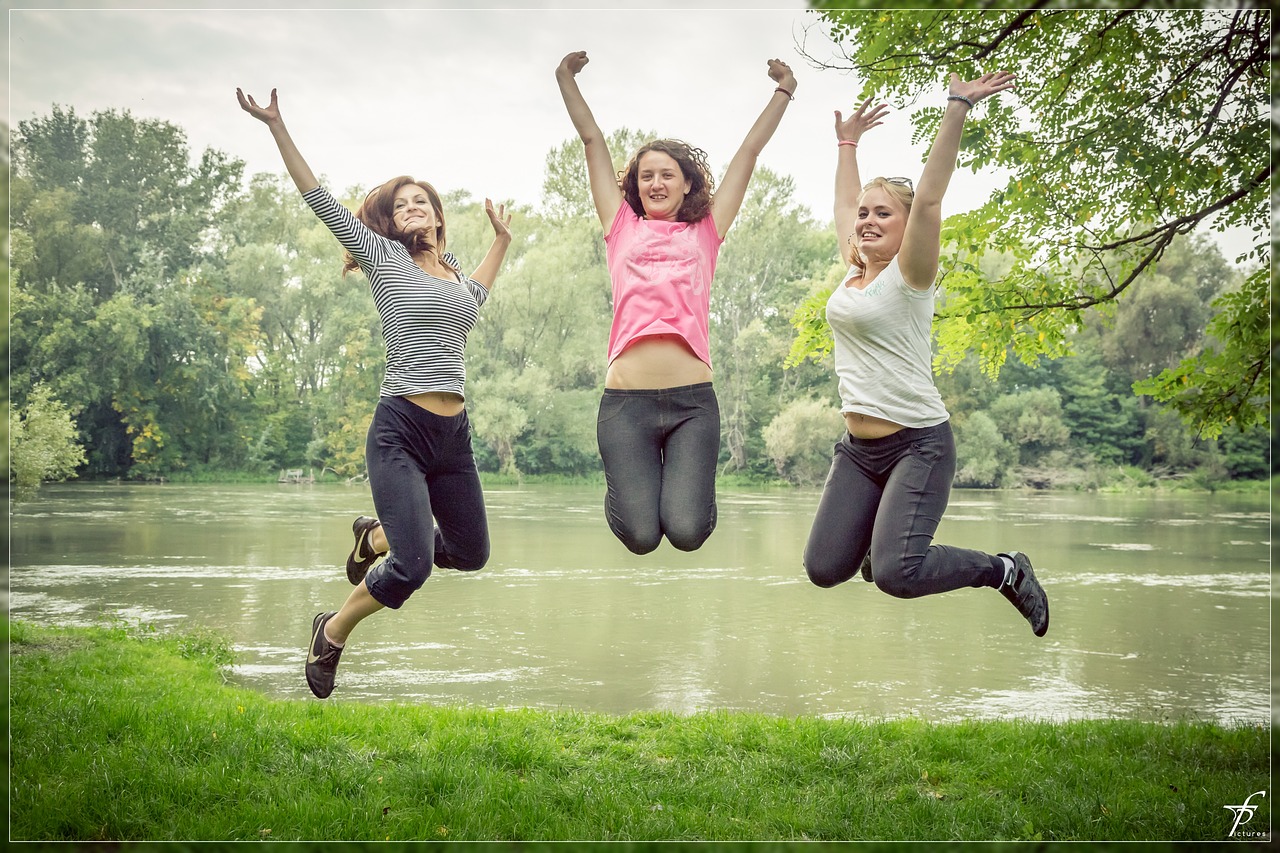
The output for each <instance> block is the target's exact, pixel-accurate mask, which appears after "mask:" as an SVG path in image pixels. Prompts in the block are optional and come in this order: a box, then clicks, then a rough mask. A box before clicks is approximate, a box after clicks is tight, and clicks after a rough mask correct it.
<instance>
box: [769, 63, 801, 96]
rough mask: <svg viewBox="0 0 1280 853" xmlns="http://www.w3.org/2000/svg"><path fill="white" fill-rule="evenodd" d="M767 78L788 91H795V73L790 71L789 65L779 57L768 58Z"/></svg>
mask: <svg viewBox="0 0 1280 853" xmlns="http://www.w3.org/2000/svg"><path fill="white" fill-rule="evenodd" d="M769 78H770V79H771V80H773V82H775V83H777V84H778V85H779V86H781V87H782V88H784V89H786V90H787V91H788V92H791V93H793V94H794V93H795V91H796V75H795V74H793V73H791V66H790V65H788V64H787V63H785V62H783V61H782V60H781V59H770V60H769Z"/></svg>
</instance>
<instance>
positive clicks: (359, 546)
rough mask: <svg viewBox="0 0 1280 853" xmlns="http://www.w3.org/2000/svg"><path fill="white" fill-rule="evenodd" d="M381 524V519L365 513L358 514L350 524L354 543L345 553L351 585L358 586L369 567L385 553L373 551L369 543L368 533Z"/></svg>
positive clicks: (348, 578)
mask: <svg viewBox="0 0 1280 853" xmlns="http://www.w3.org/2000/svg"><path fill="white" fill-rule="evenodd" d="M381 526H382V522H381V521H378V519H376V518H370V517H369V516H367V515H362V516H360V517H359V518H357V519H356V520H355V522H354V523H353V524H352V525H351V532H352V533H354V534H355V535H356V544H355V547H354V548H352V549H351V553H350V554H348V555H347V580H349V581H351V585H352V586H359V585H360V581H362V580H364V576H365V573H366V572H368V571H369V567H370V566H372V565H373V564H374V563H376V562H378V558H379V557H381V556H382V555H383V554H385V553H387V552H386V551H380V552H375V551H374V550H373V546H372V545H370V544H369V534H371V533H373V531H374V530H377V529H378V528H379V527H381Z"/></svg>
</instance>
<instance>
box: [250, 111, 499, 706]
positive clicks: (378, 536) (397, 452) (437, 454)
mask: <svg viewBox="0 0 1280 853" xmlns="http://www.w3.org/2000/svg"><path fill="white" fill-rule="evenodd" d="M236 97H237V98H238V99H239V101H240V106H241V107H242V108H244V110H245V111H246V112H247V113H249V114H250V115H251V116H253V117H254V118H256V119H258V120H259V121H262V122H264V123H265V124H266V125H267V127H268V128H269V129H270V131H271V135H272V137H273V138H274V139H275V141H276V146H277V147H278V148H279V149H280V156H281V157H282V158H283V159H284V165H285V168H286V169H287V170H288V172H289V175H290V177H292V178H293V182H294V184H296V185H297V187H298V191H299V192H300V193H302V198H303V199H304V200H305V201H306V202H307V204H308V205H310V206H311V209H312V210H313V211H314V212H315V214H316V216H318V217H319V218H320V220H321V221H322V222H323V223H324V224H325V225H326V226H328V228H329V230H330V231H332V232H333V235H334V236H335V237H337V238H338V242H339V243H340V244H342V247H343V248H344V249H346V253H347V257H346V259H345V264H344V267H343V274H344V275H345V274H346V273H347V272H349V271H350V270H353V269H359V270H360V271H361V272H362V273H364V275H365V277H366V278H367V279H368V280H369V289H370V290H371V291H372V293H373V301H374V304H375V305H376V306H377V309H378V316H379V317H380V318H381V321H382V334H383V338H384V339H385V340H386V345H387V369H386V374H385V376H384V378H383V382H382V387H381V389H380V391H379V395H380V398H379V400H378V405H377V409H376V410H375V411H374V415H373V422H372V423H371V424H370V426H369V434H368V438H367V440H366V443H365V464H366V466H367V468H368V472H369V485H370V489H371V491H372V494H373V505H374V509H375V510H376V511H377V514H378V515H377V520H375V519H373V518H369V517H365V516H361V517H360V518H358V519H356V522H355V524H354V526H353V529H354V532H355V538H356V541H355V548H354V549H353V550H352V552H351V556H350V557H348V558H347V578H348V580H350V581H351V583H353V584H355V589H354V590H353V591H352V592H351V594H350V595H349V596H348V598H347V600H346V602H344V603H343V605H342V607H341V608H340V609H339V610H337V611H336V612H326V613H319V614H317V615H316V617H315V619H314V620H313V621H312V626H311V643H310V645H309V646H308V648H307V664H306V675H307V684H308V685H310V687H311V691H312V692H313V693H314V694H315V695H316V696H318V697H320V698H321V699H323V698H325V697H326V696H328V695H329V694H330V693H331V692H333V682H334V674H335V673H336V671H337V669H338V658H339V657H340V656H341V654H342V650H343V648H344V647H345V644H346V641H347V638H348V636H349V635H350V634H351V631H352V629H353V628H355V626H356V625H357V624H359V623H360V621H361V620H363V619H365V618H366V617H368V616H371V615H373V614H374V613H377V612H378V611H379V610H381V609H383V608H384V607H390V608H392V609H398V608H400V607H401V606H402V605H403V604H404V603H405V601H406V600H407V599H408V598H409V596H410V595H412V594H413V593H414V592H415V591H417V590H418V589H419V588H420V587H421V586H422V585H423V583H425V582H426V580H427V578H428V577H429V576H430V575H431V568H432V566H433V565H435V566H440V567H441V568H452V569H461V570H463V571H474V570H476V569H479V568H481V567H483V566H484V564H485V562H486V561H487V560H488V559H489V527H488V521H487V520H486V517H485V507H484V495H483V494H482V493H481V491H480V478H479V475H478V474H477V473H476V465H475V460H474V458H473V457H472V454H471V431H470V424H469V423H468V420H467V412H466V407H465V403H464V398H463V393H462V392H463V383H464V380H465V379H466V370H465V369H464V367H463V362H462V354H463V349H464V348H465V347H466V343H467V335H468V333H469V332H470V331H471V328H472V326H474V325H475V322H476V317H477V314H478V310H479V307H480V305H481V304H483V303H484V301H485V299H486V298H487V297H488V295H489V289H490V287H492V285H493V281H494V279H495V278H496V277H497V275H498V269H499V268H500V267H501V265H502V259H503V257H504V256H505V255H506V251H507V247H508V246H509V245H510V244H511V230H510V227H509V226H510V223H511V217H510V216H509V215H508V214H507V213H506V211H505V209H504V207H503V206H502V205H499V206H498V208H497V209H496V210H495V209H494V206H493V203H492V202H491V201H490V200H489V199H485V213H486V214H487V215H488V217H489V222H490V224H491V225H492V226H493V231H494V239H493V244H492V245H491V246H490V247H489V251H488V253H487V254H486V255H485V257H484V260H483V261H481V262H480V266H479V267H477V268H476V271H475V272H474V273H472V275H471V276H470V277H465V276H463V275H462V272H461V269H460V268H459V265H458V262H457V260H456V259H455V258H454V257H453V255H452V254H449V253H448V252H446V251H445V223H444V210H443V207H442V205H441V203H440V196H439V194H438V193H436V191H435V189H434V188H433V187H432V186H431V185H430V184H428V183H426V182H424V181H418V180H414V179H413V178H411V177H408V176H401V177H398V178H392V179H391V180H389V181H387V182H386V183H384V184H382V185H380V186H379V187H377V188H376V189H374V190H373V191H372V192H370V193H369V194H368V196H367V197H366V198H365V200H364V203H363V204H362V205H361V206H360V209H359V211H357V212H356V214H355V215H352V213H351V212H350V211H349V210H347V209H346V208H345V207H344V206H343V205H342V204H340V203H339V202H338V201H337V199H335V198H334V197H333V196H332V195H331V194H330V193H329V191H328V190H326V189H325V188H324V187H322V186H320V184H319V182H318V181H317V180H316V178H315V175H313V174H312V172H311V169H310V167H308V166H307V163H306V161H304V160H303V159H302V155H301V154H299V153H298V149H297V147H296V146H295V145H294V143H293V140H292V139H291V138H290V136H289V131H288V130H286V129H285V125H284V121H283V120H282V119H281V117H280V108H279V106H278V105H277V101H276V91H275V89H272V90H271V102H270V103H269V104H268V105H267V106H266V107H260V106H258V104H257V103H256V102H255V101H254V99H253V98H252V97H249V96H246V95H245V94H244V93H243V92H242V91H240V90H239V89H236ZM433 519H434V521H433ZM388 552H389V553H388ZM384 553H385V554H387V557H386V559H385V560H383V561H382V562H381V563H379V564H378V565H376V566H373V567H372V568H370V566H372V565H373V563H374V562H375V561H376V560H377V558H378V557H379V556H381V555H382V554H384Z"/></svg>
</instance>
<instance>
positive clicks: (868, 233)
mask: <svg viewBox="0 0 1280 853" xmlns="http://www.w3.org/2000/svg"><path fill="white" fill-rule="evenodd" d="M906 227H907V209H906V207H905V206H903V204H902V202H901V201H899V200H898V199H896V198H894V197H893V195H892V194H890V193H889V192H888V191H886V190H885V189H883V188H882V187H872V188H871V189H869V190H867V191H866V192H865V193H863V194H862V198H861V199H860V200H859V202H858V221H857V223H856V224H855V225H854V228H853V233H854V235H855V237H856V241H857V246H858V251H859V252H860V253H861V254H862V256H863V257H864V258H867V259H869V260H872V259H874V260H881V261H886V262H887V261H888V260H890V259H891V258H892V257H893V256H894V255H896V254H898V250H899V249H901V248H902V233H903V231H905V230H906Z"/></svg>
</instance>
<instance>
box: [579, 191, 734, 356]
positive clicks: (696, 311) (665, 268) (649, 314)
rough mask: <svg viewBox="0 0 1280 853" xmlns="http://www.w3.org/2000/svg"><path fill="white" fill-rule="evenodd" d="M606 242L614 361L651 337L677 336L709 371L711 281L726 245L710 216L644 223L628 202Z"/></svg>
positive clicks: (611, 342)
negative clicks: (643, 339) (623, 352)
mask: <svg viewBox="0 0 1280 853" xmlns="http://www.w3.org/2000/svg"><path fill="white" fill-rule="evenodd" d="M604 242H605V258H606V260H607V261H608V265H609V278H610V280H611V281H612V282H613V327H612V328H611V329H610V330H609V362H610V363H612V362H613V360H614V359H615V358H617V357H618V356H619V355H620V354H621V353H622V351H623V350H625V349H626V348H627V347H629V346H631V344H633V343H635V342H636V341H637V340H638V339H640V338H642V337H645V336H646V335H668V334H676V335H679V336H680V337H682V338H684V340H685V342H686V343H687V344H688V345H689V348H690V349H692V350H693V354H694V355H696V356H697V357H698V358H700V359H702V360H703V361H704V362H706V364H707V366H708V367H710V366H711V342H710V333H709V331H708V320H707V315H708V313H709V312H710V309H711V279H712V277H713V276H714V275H715V272H716V258H717V257H718V256H719V254H720V246H721V244H723V243H724V239H723V238H721V236H720V235H719V234H718V233H717V232H716V223H715V220H714V219H713V218H712V217H711V215H710V214H708V215H707V216H704V217H703V218H702V219H701V220H699V221H698V222H664V221H661V220H655V219H641V218H640V217H639V216H636V213H635V211H634V210H632V209H631V205H629V204H627V203H626V202H625V201H624V202H623V203H622V204H620V205H619V206H618V215H617V216H615V217H614V219H613V225H612V226H610V228H609V233H607V234H605V235H604Z"/></svg>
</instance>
